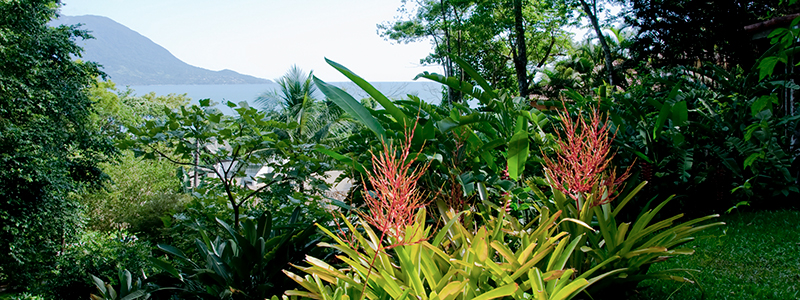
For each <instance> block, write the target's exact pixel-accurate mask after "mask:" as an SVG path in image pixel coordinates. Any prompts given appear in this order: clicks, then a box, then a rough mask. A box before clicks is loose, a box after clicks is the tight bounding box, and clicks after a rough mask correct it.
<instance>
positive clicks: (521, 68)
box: [511, 0, 528, 98]
mask: <svg viewBox="0 0 800 300" xmlns="http://www.w3.org/2000/svg"><path fill="white" fill-rule="evenodd" d="M522 21H523V20H522V0H514V36H515V39H516V41H515V44H516V45H514V46H515V47H514V49H513V50H512V51H511V54H512V56H513V59H514V70H515V71H516V72H517V84H518V85H519V95H520V97H523V98H526V97H527V96H528V47H527V45H526V43H525V26H524V24H523V23H522Z"/></svg>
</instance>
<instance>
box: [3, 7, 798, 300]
mask: <svg viewBox="0 0 800 300" xmlns="http://www.w3.org/2000/svg"><path fill="white" fill-rule="evenodd" d="M59 5H60V3H59V2H58V1H44V0H10V1H2V2H0V57H1V58H2V59H1V60H0V66H1V67H0V98H1V99H2V101H0V161H2V166H3V168H2V169H0V182H2V184H0V198H2V201H0V207H1V209H0V226H1V227H2V229H3V230H2V231H0V250H1V251H2V253H0V299H86V298H90V299H126V300H132V299H305V298H310V299H481V300H482V299H496V298H497V299H704V298H705V299H797V298H799V297H800V284H799V283H800V243H798V241H800V225H798V224H800V222H798V221H799V220H800V213H798V210H797V209H798V204H797V201H796V200H797V199H800V190H798V187H799V186H800V185H798V177H800V162H799V161H798V155H800V151H798V147H799V146H800V145H798V138H800V128H799V127H798V122H799V120H800V113H798V109H800V107H799V106H800V104H798V103H797V101H795V95H796V93H797V90H798V89H800V86H799V85H797V84H796V83H795V76H796V75H795V69H796V65H797V63H796V62H795V54H796V53H797V52H798V51H797V49H798V46H797V41H798V37H799V36H800V29H798V26H797V25H798V23H800V19H798V18H797V17H798V16H800V14H798V12H800V6H798V4H797V3H796V0H788V1H767V0H756V1H744V0H730V1H690V0H616V1H597V0H577V1H576V0H545V1H524V0H491V1H474V0H471V1H469V0H440V1H431V0H426V1H402V7H400V9H399V10H398V12H399V14H400V15H399V16H398V18H396V19H395V20H393V21H388V22H386V23H382V24H378V32H379V34H380V35H381V36H382V37H384V38H386V39H387V40H390V41H392V42H396V43H410V42H431V44H432V50H431V53H430V55H429V56H427V57H424V58H421V62H422V63H426V64H435V65H441V66H442V70H443V72H442V73H441V74H438V73H422V74H419V75H418V76H417V78H413V79H414V80H427V81H433V82H438V83H440V84H441V86H442V97H441V101H440V102H438V103H427V102H424V101H422V100H420V99H419V98H417V97H415V96H414V95H408V96H406V97H400V98H397V99H391V98H388V97H386V96H384V95H383V94H382V93H381V92H380V91H378V90H377V89H376V88H374V87H373V86H372V85H371V84H370V82H369V78H362V77H360V76H358V75H357V72H358V70H350V69H348V68H347V67H346V66H343V65H340V64H338V63H336V62H335V61H333V60H327V62H328V64H329V65H330V67H331V68H333V69H335V70H337V71H338V72H340V73H341V74H343V75H344V76H345V77H347V78H348V79H349V80H350V81H352V82H353V83H354V84H355V85H357V86H358V87H359V88H360V89H362V90H363V91H364V92H365V93H366V94H368V95H369V97H367V98H364V99H356V98H354V97H353V96H352V94H351V93H348V92H346V91H344V90H342V89H340V88H338V87H337V86H335V85H333V84H330V83H327V82H325V81H324V78H317V77H315V76H314V75H313V73H312V72H304V71H302V70H301V69H300V68H298V67H294V68H292V69H290V70H289V71H288V72H287V73H286V75H285V76H283V77H281V78H279V79H278V80H277V82H278V83H279V85H280V87H281V89H280V90H278V91H275V92H269V93H265V94H264V95H263V96H261V97H259V98H258V99H256V100H255V101H254V102H252V103H253V105H252V106H251V105H249V104H248V103H246V102H242V103H232V102H226V103H217V102H215V101H214V99H196V100H199V102H198V103H199V104H190V103H191V102H190V100H191V99H188V98H187V97H186V96H185V95H174V94H173V95H166V96H159V95H156V94H154V93H149V94H144V95H137V94H135V93H134V92H133V91H130V90H127V89H124V88H117V87H116V86H115V84H114V83H113V82H111V81H109V80H106V78H105V76H104V74H103V73H102V69H101V68H100V67H99V66H98V65H97V64H96V63H93V62H88V61H82V60H81V59H80V53H81V49H80V47H78V46H77V45H76V40H78V39H84V38H90V33H88V32H86V31H84V30H82V29H81V27H80V26H78V25H75V26H59V27H50V26H48V25H47V24H48V21H50V20H51V19H53V18H55V17H56V16H57V13H58V7H59ZM611 7H614V9H610V8H611ZM612 11H613V12H614V13H612ZM576 27H582V28H586V29H587V32H588V33H587V34H586V35H585V36H584V37H576V36H575V34H574V33H573V32H572V31H571V28H576ZM410 79H411V78H410ZM318 91H319V92H321V94H322V95H324V96H322V97H320V96H318V95H320V93H319V92H318ZM221 106H227V107H229V108H230V109H231V110H232V111H233V113H231V114H224V113H223V112H222V110H220V107H221ZM344 182H347V183H348V187H349V188H347V189H344V190H337V189H336V188H335V187H336V186H338V185H339V184H341V183H344Z"/></svg>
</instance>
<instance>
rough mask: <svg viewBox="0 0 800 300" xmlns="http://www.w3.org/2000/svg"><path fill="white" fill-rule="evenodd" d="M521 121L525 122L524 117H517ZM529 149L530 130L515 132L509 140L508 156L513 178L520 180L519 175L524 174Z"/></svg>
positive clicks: (509, 168) (509, 173)
mask: <svg viewBox="0 0 800 300" xmlns="http://www.w3.org/2000/svg"><path fill="white" fill-rule="evenodd" d="M520 121H522V122H525V121H524V119H523V118H522V117H519V118H518V119H517V123H519V122H520ZM529 151H530V149H529V146H528V130H527V129H523V130H519V131H517V132H516V133H514V135H513V136H511V139H510V140H509V141H508V154H507V156H506V159H507V161H508V175H509V176H510V177H511V178H512V179H514V180H519V176H520V175H521V174H522V171H524V170H525V162H527V161H528V152H529Z"/></svg>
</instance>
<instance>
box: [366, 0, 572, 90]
mask: <svg viewBox="0 0 800 300" xmlns="http://www.w3.org/2000/svg"><path fill="white" fill-rule="evenodd" d="M514 2H515V1H510V0H502V1H464V0H446V1H417V2H414V1H402V4H401V8H400V9H399V10H398V11H399V12H400V16H399V17H398V18H397V19H396V20H395V21H391V22H385V23H382V24H379V25H378V31H379V33H380V35H381V36H382V37H384V38H386V39H388V40H392V41H396V42H398V43H409V42H417V41H427V40H432V41H433V45H432V47H433V49H432V52H431V53H430V54H429V55H428V56H427V57H425V58H423V59H421V60H420V61H421V62H423V63H427V64H439V65H442V66H444V67H445V72H444V74H445V75H446V76H452V77H456V78H461V79H465V78H468V77H466V76H465V74H464V72H463V70H462V69H460V67H459V66H457V65H453V61H452V60H451V58H452V57H461V58H463V59H464V60H465V61H467V62H469V63H470V64H471V65H472V66H475V68H476V69H477V70H478V71H480V72H481V74H483V75H484V76H485V78H487V79H488V81H489V82H491V83H492V85H493V86H495V87H496V88H501V89H516V88H519V86H520V85H523V86H527V85H530V82H532V81H533V80H532V79H531V78H533V74H535V68H540V67H542V66H544V65H545V64H546V63H548V62H551V61H553V60H554V59H555V56H556V54H557V53H562V52H563V51H565V49H568V48H570V33H569V32H568V31H567V30H566V27H567V26H569V25H572V24H573V22H574V21H573V19H572V18H570V15H571V14H572V12H571V10H569V9H568V8H567V7H566V6H565V5H564V4H563V3H562V2H559V1H522V2H519V4H517V5H519V6H520V14H519V17H520V20H519V21H520V25H521V28H520V29H522V32H521V33H520V32H518V31H517V29H516V28H515V24H516V23H515V22H516V21H517V20H515V14H514V12H513V7H514V5H515V4H514ZM518 34H521V35H522V36H521V38H520V39H517V37H516V36H517V35H518ZM519 41H523V42H524V43H525V47H524V48H522V49H525V52H526V53H520V50H519V49H520V45H518V43H519ZM517 57H524V58H525V61H530V62H531V63H530V64H523V65H520V66H515V61H514V60H515V59H516V58H517ZM515 68H522V69H515ZM520 72H522V74H526V75H527V74H531V75H527V76H525V77H526V78H525V79H521V78H519V75H520ZM515 78H516V80H515ZM520 81H527V82H520Z"/></svg>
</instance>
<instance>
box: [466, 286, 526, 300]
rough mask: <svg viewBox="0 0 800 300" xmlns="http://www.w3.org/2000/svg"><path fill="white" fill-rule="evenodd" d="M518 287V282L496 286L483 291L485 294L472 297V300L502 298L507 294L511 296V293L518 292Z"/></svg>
mask: <svg viewBox="0 0 800 300" xmlns="http://www.w3.org/2000/svg"><path fill="white" fill-rule="evenodd" d="M518 288H519V286H518V285H517V284H516V283H513V284H507V285H504V286H501V287H498V288H495V289H493V290H491V291H488V292H486V293H483V294H481V295H479V296H477V297H475V298H472V300H488V299H495V298H501V297H505V296H510V295H512V294H514V292H516V291H517V289H518Z"/></svg>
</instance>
